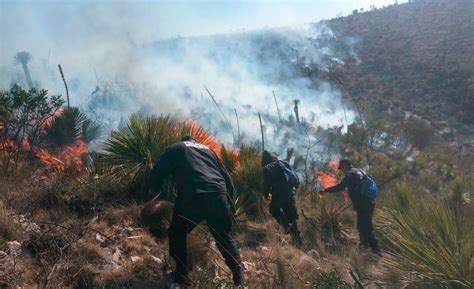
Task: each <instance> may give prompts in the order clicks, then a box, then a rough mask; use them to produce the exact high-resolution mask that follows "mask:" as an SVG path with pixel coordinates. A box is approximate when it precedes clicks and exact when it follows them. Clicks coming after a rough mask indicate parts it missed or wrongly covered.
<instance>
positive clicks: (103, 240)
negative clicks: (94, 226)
mask: <svg viewBox="0 0 474 289" xmlns="http://www.w3.org/2000/svg"><path fill="white" fill-rule="evenodd" d="M95 239H96V240H97V241H99V242H101V243H105V237H103V236H102V235H101V234H99V233H97V234H95Z"/></svg>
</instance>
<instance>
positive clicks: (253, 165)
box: [233, 145, 263, 218]
mask: <svg viewBox="0 0 474 289" xmlns="http://www.w3.org/2000/svg"><path fill="white" fill-rule="evenodd" d="M260 163H261V162H260V154H259V150H258V149H257V148H255V147H251V146H247V145H242V146H241V147H240V166H239V167H238V168H237V169H236V170H235V171H234V174H233V176H234V180H235V193H234V205H235V210H236V211H235V214H236V216H237V217H241V216H243V215H246V216H247V217H251V218H258V217H260V216H261V213H262V210H261V208H262V204H263V202H262V193H261V190H262V179H263V175H262V174H263V173H262V166H261V164H260Z"/></svg>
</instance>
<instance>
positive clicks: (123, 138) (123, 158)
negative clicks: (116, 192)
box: [103, 114, 180, 194]
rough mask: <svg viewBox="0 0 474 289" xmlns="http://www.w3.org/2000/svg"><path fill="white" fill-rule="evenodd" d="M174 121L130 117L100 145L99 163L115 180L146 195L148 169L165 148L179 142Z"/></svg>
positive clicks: (169, 119) (167, 117) (149, 170)
mask: <svg viewBox="0 0 474 289" xmlns="http://www.w3.org/2000/svg"><path fill="white" fill-rule="evenodd" d="M179 136H180V135H179V133H178V130H177V128H176V121H175V120H174V119H172V118H171V117H169V116H159V117H156V116H141V115H138V114H132V115H131V116H130V117H129V118H128V121H127V122H126V124H125V125H124V126H122V127H121V128H119V129H118V130H117V131H114V132H112V134H111V135H110V137H109V139H108V140H107V141H106V142H105V144H104V151H105V153H106V155H105V156H104V158H103V161H104V163H105V164H107V165H108V166H111V167H112V174H113V176H114V177H116V178H117V179H118V180H120V181H122V182H124V183H127V184H133V185H135V186H136V188H137V190H138V191H139V192H140V193H142V194H146V193H147V190H148V188H149V176H150V172H151V169H152V168H153V166H154V164H155V163H156V161H157V160H158V158H159V156H160V155H161V154H162V153H163V152H164V150H165V148H166V147H167V146H169V145H171V144H173V143H174V142H176V141H178V140H179Z"/></svg>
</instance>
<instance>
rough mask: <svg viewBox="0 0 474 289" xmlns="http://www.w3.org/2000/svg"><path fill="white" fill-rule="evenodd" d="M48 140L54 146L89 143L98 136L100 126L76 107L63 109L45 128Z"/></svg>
mask: <svg viewBox="0 0 474 289" xmlns="http://www.w3.org/2000/svg"><path fill="white" fill-rule="evenodd" d="M45 130H46V136H47V138H48V140H49V141H50V142H51V143H52V144H54V145H56V146H66V145H71V144H73V143H76V142H77V141H78V140H83V141H84V142H85V143H90V142H91V141H93V140H94V139H97V138H98V137H99V135H100V126H99V125H98V124H97V123H96V122H94V121H92V120H91V119H89V117H88V116H87V115H86V114H85V113H83V112H82V111H81V110H80V109H79V108H77V107H65V108H63V110H62V111H61V112H60V113H59V114H58V115H57V116H54V117H53V118H52V120H51V122H50V123H49V124H48V125H47V126H46V128H45Z"/></svg>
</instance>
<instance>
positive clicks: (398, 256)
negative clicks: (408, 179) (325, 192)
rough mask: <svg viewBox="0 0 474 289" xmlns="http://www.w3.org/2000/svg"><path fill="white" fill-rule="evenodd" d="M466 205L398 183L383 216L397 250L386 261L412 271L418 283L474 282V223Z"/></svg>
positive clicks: (454, 285)
mask: <svg viewBox="0 0 474 289" xmlns="http://www.w3.org/2000/svg"><path fill="white" fill-rule="evenodd" d="M464 206H469V204H464ZM465 209H466V211H467V208H465ZM470 209H471V210H472V207H471V208H470ZM463 211H465V210H464V209H463V210H460V209H459V207H458V208H455V207H454V206H452V204H451V200H439V199H430V198H429V197H424V198H423V199H420V198H419V197H417V195H416V194H415V193H414V192H413V191H412V189H411V188H409V187H407V186H400V187H398V188H397V189H396V190H395V191H394V192H392V194H390V196H389V198H388V200H387V204H386V205H385V207H383V208H382V210H381V213H380V216H379V218H378V220H379V224H380V227H381V229H382V231H383V233H384V235H385V236H384V237H385V238H386V239H387V242H388V246H389V248H390V249H391V250H392V253H393V258H387V259H386V264H387V265H388V266H389V268H390V267H396V268H398V269H399V270H401V271H402V272H407V273H409V274H408V275H407V276H410V277H411V278H410V279H407V280H405V281H406V282H407V283H415V284H414V285H422V286H433V285H435V284H436V285H437V286H442V287H449V288H473V286H474V282H473V276H472V272H474V271H473V270H474V258H473V257H474V243H473V242H474V241H473V240H474V234H473V233H474V231H473V228H474V226H473V220H472V219H467V218H464V217H463V216H462V212H463Z"/></svg>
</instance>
